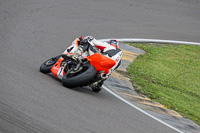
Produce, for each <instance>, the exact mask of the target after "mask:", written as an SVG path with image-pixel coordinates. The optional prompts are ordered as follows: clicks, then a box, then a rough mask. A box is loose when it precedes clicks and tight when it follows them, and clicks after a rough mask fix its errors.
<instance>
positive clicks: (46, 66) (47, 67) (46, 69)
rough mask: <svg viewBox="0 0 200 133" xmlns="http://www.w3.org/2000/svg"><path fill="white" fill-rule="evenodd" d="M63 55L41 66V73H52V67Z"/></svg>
mask: <svg viewBox="0 0 200 133" xmlns="http://www.w3.org/2000/svg"><path fill="white" fill-rule="evenodd" d="M60 56H61V55H59V56H56V57H53V58H51V59H48V60H47V61H45V62H44V63H42V65H41V66H40V72H42V73H50V72H51V68H52V66H53V65H54V64H55V63H56V62H57V61H58V59H59V58H60Z"/></svg>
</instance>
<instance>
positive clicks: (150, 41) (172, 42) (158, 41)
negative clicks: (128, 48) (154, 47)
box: [99, 38, 200, 45]
mask: <svg viewBox="0 0 200 133" xmlns="http://www.w3.org/2000/svg"><path fill="white" fill-rule="evenodd" d="M112 39H116V40H118V41H119V42H132V43H168V44H188V45H200V43H198V42H186V41H174V40H158V39H139V38H121V39H120V38H119V39H117V38H112ZM109 40H110V39H99V41H109Z"/></svg>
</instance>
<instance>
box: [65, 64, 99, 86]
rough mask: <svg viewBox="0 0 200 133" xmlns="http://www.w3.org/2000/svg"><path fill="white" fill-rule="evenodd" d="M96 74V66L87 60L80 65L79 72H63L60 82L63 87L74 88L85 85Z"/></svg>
mask: <svg viewBox="0 0 200 133" xmlns="http://www.w3.org/2000/svg"><path fill="white" fill-rule="evenodd" d="M95 76H96V68H95V67H94V66H93V65H91V64H90V63H89V62H88V63H86V64H84V65H82V68H81V70H80V71H79V72H77V73H75V74H70V73H69V74H65V75H64V76H63V78H62V83H63V85H64V86H65V87H68V88H75V87H78V86H85V85H88V83H89V82H90V81H91V80H92V79H94V77H95Z"/></svg>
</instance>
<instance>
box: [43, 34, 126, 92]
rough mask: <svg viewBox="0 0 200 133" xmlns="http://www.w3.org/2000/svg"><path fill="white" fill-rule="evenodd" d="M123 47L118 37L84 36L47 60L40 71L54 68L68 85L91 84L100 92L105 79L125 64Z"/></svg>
mask: <svg viewBox="0 0 200 133" xmlns="http://www.w3.org/2000/svg"><path fill="white" fill-rule="evenodd" d="M119 48H120V47H119V42H118V41H117V40H114V39H112V40H110V41H108V42H101V41H98V40H96V39H95V38H94V37H92V36H86V37H83V36H81V37H79V38H76V39H75V40H74V41H73V42H72V45H71V46H69V47H68V48H67V49H66V50H65V51H64V53H63V54H61V55H58V56H56V57H53V58H50V59H49V60H47V61H45V62H44V63H43V64H42V65H41V66H40V71H41V72H42V73H50V72H52V73H53V75H55V76H56V77H57V78H59V79H61V80H62V83H63V85H64V86H66V87H68V88H74V87H78V86H80V87H82V86H90V87H91V88H92V90H93V91H94V92H99V91H101V87H102V85H103V82H104V81H105V80H106V79H107V78H108V77H109V75H111V73H112V72H113V71H114V70H116V69H117V68H118V67H119V66H120V65H121V59H122V55H123V52H122V51H121V50H120V49H119Z"/></svg>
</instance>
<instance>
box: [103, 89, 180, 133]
mask: <svg viewBox="0 0 200 133" xmlns="http://www.w3.org/2000/svg"><path fill="white" fill-rule="evenodd" d="M103 88H104V89H105V90H106V91H108V92H109V93H111V94H112V95H114V96H115V97H117V98H119V99H120V100H122V101H123V102H125V103H126V104H128V105H130V106H131V107H133V108H135V109H137V110H138V111H140V112H142V113H144V114H145V115H147V116H149V117H151V118H153V119H155V120H157V121H158V122H160V123H162V124H164V125H165V126H167V127H169V128H171V129H173V130H175V131H177V132H179V133H184V132H182V131H181V130H179V129H177V128H175V127H173V126H171V125H169V124H167V123H166V122H164V121H162V120H160V119H158V118H156V117H155V116H153V115H151V114H149V113H147V112H145V111H144V110H142V109H140V108H139V107H137V106H135V105H133V104H132V103H130V102H129V101H127V100H126V99H124V98H122V97H121V96H119V95H118V94H116V93H115V92H113V91H111V90H110V89H109V88H107V87H105V86H104V85H103Z"/></svg>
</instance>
